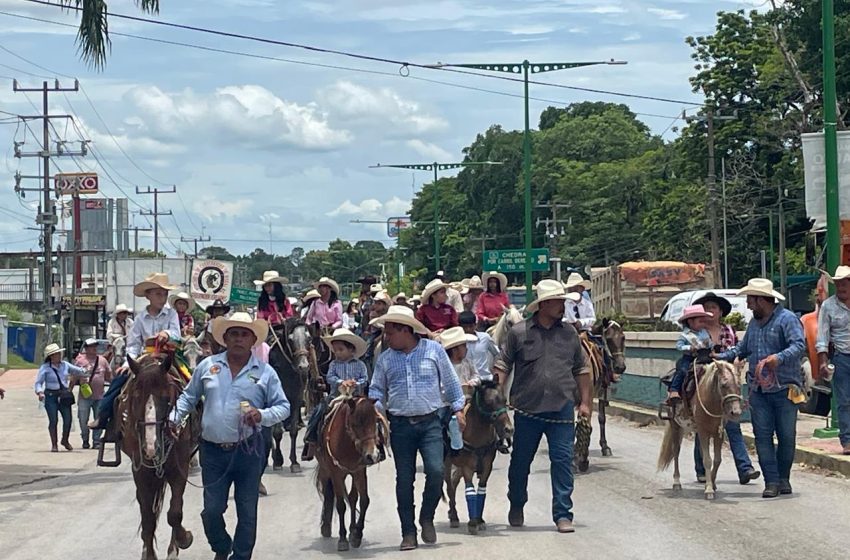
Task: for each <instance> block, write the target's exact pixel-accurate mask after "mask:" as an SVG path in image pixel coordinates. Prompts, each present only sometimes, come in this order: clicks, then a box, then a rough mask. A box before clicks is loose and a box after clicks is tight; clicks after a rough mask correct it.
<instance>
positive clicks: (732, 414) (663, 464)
mask: <svg viewBox="0 0 850 560" xmlns="http://www.w3.org/2000/svg"><path fill="white" fill-rule="evenodd" d="M739 379H740V373H739V372H738V370H737V369H736V368H735V366H733V365H732V364H730V363H728V362H721V361H715V362H713V363H711V364H708V365H706V366H703V367H700V368H699V369H698V375H697V386H696V391H695V395H694V396H693V397H691V398H690V401H689V402H687V403H684V404H683V405H680V406H678V407H677V412H676V415H675V417H674V418H673V419H671V420H670V422H669V424H668V425H667V430H666V431H665V432H664V441H663V442H662V443H661V452H660V453H659V454H658V470H660V471H663V470H666V469H667V467H669V466H670V463H671V462H672V463H673V465H674V469H673V490H681V489H682V483H681V482H680V480H679V450H680V449H681V447H682V437H683V436H684V434H685V432H692V431H696V432H697V434H698V435H699V442H700V450H701V451H702V462H703V466H704V467H705V473H706V477H705V499H706V500H713V499H714V497H715V492H716V491H717V469H718V468H719V467H720V461H721V459H722V457H721V453H720V449H721V446H722V445H723V433H724V430H723V425H724V424H725V422H727V421H732V422H738V421H739V420H740V419H741V413H742V411H743V407H742V405H741V403H742V401H743V397H741V383H740V381H739ZM712 442H713V443H714V461H713V462H712V458H711V454H710V452H709V449H710V443H712Z"/></svg>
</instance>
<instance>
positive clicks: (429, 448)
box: [369, 305, 466, 550]
mask: <svg viewBox="0 0 850 560" xmlns="http://www.w3.org/2000/svg"><path fill="white" fill-rule="evenodd" d="M375 321H376V322H379V323H381V324H382V325H383V327H384V343H385V344H386V345H387V347H388V348H387V349H385V350H384V351H383V352H382V353H381V355H380V356H378V361H377V362H376V364H375V371H374V373H373V375H372V381H371V385H370V387H369V397H370V398H373V399H375V400H376V401H377V403H376V404H377V406H378V407H379V408H380V409H381V410H384V411H386V413H387V416H388V418H389V421H390V446H391V447H392V450H393V459H394V460H395V469H396V501H397V503H398V516H399V519H400V520H401V535H402V541H401V546H400V549H401V550H413V549H414V548H416V547H417V546H418V541H417V539H416V524H415V523H414V519H415V505H414V500H413V483H414V480H415V478H416V454H417V453H419V454H421V455H422V462H423V465H424V471H425V491H424V492H423V494H422V507H421V508H420V510H419V525H420V526H421V528H422V540H423V541H425V542H426V543H429V544H433V543H435V542H437V532H436V530H435V529H434V512H435V511H436V509H437V504H438V503H439V501H440V496H441V494H442V486H443V455H444V444H443V422H444V420H443V415H442V411H443V409H444V407H445V404H444V402H443V391H445V399H446V401H447V402H449V403H450V407H451V410H452V412H453V413H454V415H455V416H456V417H457V420H458V424H459V425H460V429H461V431H463V427H464V426H465V424H466V419H465V417H464V413H463V406H464V396H463V391H462V390H461V387H460V382H459V381H458V378H457V374H456V373H455V370H454V367H452V363H451V362H450V361H449V357H448V356H447V355H446V352H445V350H443V348H442V346H440V344H439V343H438V342H435V341H433V340H429V339H428V338H426V337H425V335H427V334H428V329H426V328H425V325H423V324H422V323H420V322H419V321H417V320H416V318H414V316H413V311H412V310H411V309H410V308H408V307H403V306H400V305H393V306H392V307H390V309H389V311H387V314H386V315H384V316H383V317H379V318H378V319H375Z"/></svg>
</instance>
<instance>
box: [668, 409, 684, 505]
mask: <svg viewBox="0 0 850 560" xmlns="http://www.w3.org/2000/svg"><path fill="white" fill-rule="evenodd" d="M670 429H671V430H672V431H673V434H672V437H673V490H681V489H682V480H681V479H680V477H679V452H680V451H681V449H682V436H683V435H684V434H683V433H682V428H681V427H680V426H679V425H678V424H677V423H676V421H675V420H671V421H670Z"/></svg>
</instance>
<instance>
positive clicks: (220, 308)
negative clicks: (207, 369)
mask: <svg viewBox="0 0 850 560" xmlns="http://www.w3.org/2000/svg"><path fill="white" fill-rule="evenodd" d="M228 313H230V305H228V304H226V303H224V302H223V301H221V299H220V298H216V300H215V301H214V302H212V304H211V305H208V306H207V315H209V319H207V324H206V325H205V326H204V334H203V338H202V340H201V346H202V347H203V346H207V347H208V348H209V355H211V354H221V353H222V352H224V347H223V346H221V345H219V343H218V342H216V341H215V339H213V335H212V324H213V321H215V320H216V319H218V318H219V317H224V316H226V315H227V314H228Z"/></svg>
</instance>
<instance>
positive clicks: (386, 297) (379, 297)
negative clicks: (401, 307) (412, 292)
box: [372, 290, 398, 306]
mask: <svg viewBox="0 0 850 560" xmlns="http://www.w3.org/2000/svg"><path fill="white" fill-rule="evenodd" d="M396 297H398V296H396ZM376 301H383V302H384V303H386V304H387V306H390V305H392V304H393V303H395V301H394V300H393V299H392V298H391V297H390V294H388V293H387V292H385V291H383V290H381V291H380V292H378V293H377V294H375V295H374V296H373V297H372V303H375V302H376Z"/></svg>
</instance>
